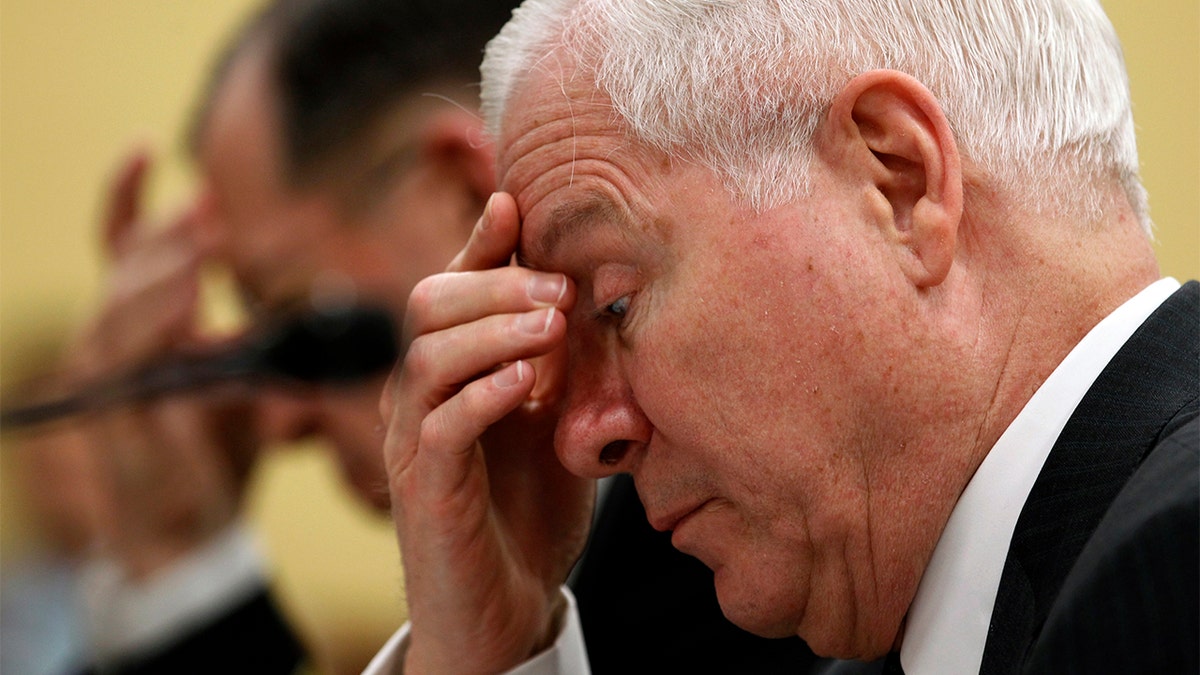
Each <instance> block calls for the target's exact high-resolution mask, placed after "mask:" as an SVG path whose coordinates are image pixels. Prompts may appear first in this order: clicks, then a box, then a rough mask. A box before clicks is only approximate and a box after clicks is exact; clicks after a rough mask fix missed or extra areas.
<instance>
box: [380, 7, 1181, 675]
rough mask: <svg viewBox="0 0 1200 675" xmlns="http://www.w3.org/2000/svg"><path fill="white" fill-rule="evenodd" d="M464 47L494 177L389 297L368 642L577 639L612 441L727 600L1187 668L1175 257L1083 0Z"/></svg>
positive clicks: (647, 11)
mask: <svg viewBox="0 0 1200 675" xmlns="http://www.w3.org/2000/svg"><path fill="white" fill-rule="evenodd" d="M483 73H484V82H483V105H484V112H485V116H486V117H487V120H488V123H489V124H490V127H491V132H492V134H493V136H494V138H495V140H496V142H497V157H498V172H499V173H498V176H499V181H500V183H499V184H500V189H501V190H502V192H500V193H498V194H496V195H494V196H493V197H492V199H491V201H490V202H489V204H488V206H487V208H486V209H485V211H484V214H483V216H482V217H481V219H480V220H479V223H478V225H477V227H476V229H475V231H474V233H473V234H472V237H471V240H470V242H469V243H468V244H467V246H466V247H465V248H464V249H463V250H462V251H461V252H460V253H459V255H458V257H457V258H456V259H455V260H454V262H453V263H452V264H451V265H450V267H449V269H448V270H447V273H446V274H442V275H437V276H434V277H431V278H429V279H426V280H425V281H424V282H422V283H421V284H420V285H418V286H417V288H416V289H415V291H414V292H413V295H412V297H411V298H410V302H409V305H408V308H409V309H408V316H407V321H406V330H407V331H408V333H409V334H411V335H412V336H414V340H413V343H412V348H411V349H410V350H409V351H408V353H407V355H406V357H405V359H404V361H403V363H402V364H401V366H400V367H399V368H398V369H397V370H396V373H395V374H394V376H393V379H392V381H391V383H390V386H389V389H388V391H387V393H385V396H384V400H383V402H382V409H383V413H384V416H385V419H386V420H387V424H388V436H387V441H386V444H385V459H386V463H387V469H388V474H389V481H390V490H391V495H392V505H393V506H392V510H393V515H394V517H395V524H396V530H397V535H398V537H399V542H400V546H401V549H402V551H403V558H404V569H405V579H406V583H407V593H408V602H409V608H410V617H411V623H410V624H409V625H408V626H406V627H405V628H404V629H403V630H402V631H401V632H400V633H398V634H397V636H396V638H395V639H394V640H393V642H391V643H389V644H388V645H387V646H386V647H385V649H384V651H383V652H382V653H381V654H380V655H379V656H378V657H377V659H376V662H375V663H374V664H373V666H372V668H373V672H391V671H399V670H400V669H403V670H404V672H407V673H460V672H461V673H477V672H501V671H505V670H508V669H513V668H517V669H519V672H580V671H583V670H586V656H585V649H586V647H585V645H583V644H582V641H581V640H580V639H579V637H578V635H579V634H578V629H577V625H576V624H577V619H576V615H575V612H574V609H573V607H572V602H573V601H572V598H571V596H570V594H569V593H568V592H566V591H564V590H562V589H561V584H562V583H563V581H564V579H565V578H566V575H567V573H568V571H569V569H570V567H571V565H572V563H573V562H574V560H575V559H576V558H577V556H578V555H579V553H580V550H581V548H582V545H583V542H584V540H585V536H586V533H587V527H588V523H589V518H588V514H589V512H590V506H591V498H592V495H591V488H590V486H591V482H590V480H588V479H592V478H597V477H602V476H607V475H612V474H616V473H628V474H631V475H632V476H633V479H634V482H635V484H636V486H637V491H638V495H639V497H640V498H641V500H642V502H643V504H644V505H645V507H646V513H647V516H648V518H649V520H650V522H651V524H652V525H653V526H654V527H656V528H657V529H661V530H670V531H671V532H672V543H673V544H674V545H675V546H676V547H677V548H679V549H680V550H682V551H684V552H685V553H689V554H691V555H693V556H695V557H697V558H699V559H700V560H701V561H703V562H704V563H705V564H706V565H708V566H709V567H710V568H711V569H712V570H713V572H714V583H715V586H716V591H717V595H718V598H719V600H720V603H721V607H722V610H723V612H724V613H725V615H726V616H727V617H728V618H730V619H731V620H732V621H733V622H734V623H736V624H738V625H739V626H742V627H743V628H746V629H748V630H750V631H752V632H754V633H757V634H760V635H765V636H787V635H799V636H800V637H802V638H804V639H805V640H806V641H807V642H808V643H809V645H811V646H812V648H813V649H814V651H816V652H817V653H818V654H822V655H827V656H830V657H837V658H840V659H860V660H871V659H879V658H885V659H886V662H885V665H884V669H885V671H887V672H907V673H908V674H909V675H924V674H925V673H957V674H961V673H972V672H982V673H1015V672H1033V673H1058V672H1087V673H1097V672H1112V673H1140V672H1145V673H1162V672H1196V671H1197V668H1198V664H1197V655H1198V653H1200V647H1198V644H1197V641H1198V635H1200V626H1198V624H1200V622H1198V620H1197V614H1198V604H1200V600H1198V599H1200V563H1198V558H1200V555H1198V550H1200V543H1198V532H1200V517H1198V511H1200V497H1198V495H1200V487H1198V480H1197V475H1198V473H1200V471H1198V470H1197V469H1198V466H1200V459H1198V457H1200V431H1198V430H1200V422H1198V421H1197V416H1198V404H1197V401H1198V400H1200V393H1198V390H1200V384H1198V373H1197V363H1198V362H1200V346H1198V341H1200V340H1198V334H1200V328H1198V326H1197V323H1198V319H1200V285H1198V284H1196V283H1194V282H1191V283H1188V284H1186V285H1184V286H1182V287H1181V285H1180V284H1179V282H1177V281H1175V280H1174V279H1160V274H1159V271H1158V266H1157V264H1156V261H1155V258H1154V255H1153V252H1152V249H1151V246H1150V241H1149V236H1148V229H1149V221H1148V218H1147V215H1146V199H1145V196H1144V191H1143V190H1142V188H1141V185H1140V183H1139V179H1138V159H1137V152H1136V147H1135V140H1134V127H1133V120H1132V115H1131V111H1130V102H1129V94H1128V87H1127V82H1126V76H1125V71H1124V65H1123V62H1122V56H1121V50H1120V46H1119V44H1118V42H1117V39H1116V37H1115V35H1114V33H1113V30H1112V27H1111V25H1110V24H1109V22H1108V20H1107V18H1106V17H1105V15H1104V13H1103V11H1102V9H1101V8H1100V6H1099V4H1098V3H1097V2H1096V1H1095V0H973V1H968V0H916V1H908V2H898V1H896V0H873V1H872V0H727V1H721V0H707V1H701V0H696V1H692V2H688V1H684V0H676V1H670V2H668V1H665V0H662V1H655V2H648V1H646V0H529V1H528V2H526V3H525V5H523V6H522V7H521V8H520V9H519V10H517V12H516V13H515V15H514V18H513V20H512V21H511V22H510V23H509V24H508V26H506V28H505V29H504V30H503V31H502V32H501V34H500V35H499V36H498V37H497V38H496V39H495V40H493V41H492V43H491V44H490V45H489V48H488V51H487V55H486V57H485V60H484V65H483ZM514 253H515V256H516V262H517V264H510V259H512V257H513V254H514ZM493 428H503V429H504V430H505V431H506V432H511V430H512V429H521V430H523V432H524V433H525V434H527V438H528V443H527V445H526V446H525V447H524V448H521V449H514V448H513V447H512V446H511V445H510V446H506V447H505V448H504V452H493V451H491V450H492V446H491V444H489V438H490V437H491V436H492V432H491V430H492V429H493ZM705 648H706V647H705V645H702V644H701V645H697V646H696V649H697V650H704V649H705Z"/></svg>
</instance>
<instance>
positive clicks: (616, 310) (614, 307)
mask: <svg viewBox="0 0 1200 675" xmlns="http://www.w3.org/2000/svg"><path fill="white" fill-rule="evenodd" d="M628 311H629V296H628V295H622V296H621V297H619V298H617V299H616V301H614V302H610V303H609V304H608V306H606V307H605V308H604V313H605V314H607V315H609V316H616V317H621V316H625V313H626V312H628Z"/></svg>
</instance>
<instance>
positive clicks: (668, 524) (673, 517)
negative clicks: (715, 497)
mask: <svg viewBox="0 0 1200 675" xmlns="http://www.w3.org/2000/svg"><path fill="white" fill-rule="evenodd" d="M710 501H712V500H710V499H709V500H704V501H702V502H697V503H695V504H693V505H691V506H688V507H685V508H681V509H675V510H674V511H669V512H667V514H666V515H661V516H660V515H654V516H650V515H649V514H647V516H648V520H649V521H650V527H653V528H654V529H656V530H658V531H659V532H668V531H674V530H677V529H679V527H680V526H681V525H683V523H684V522H685V521H687V520H688V519H690V518H691V517H692V516H694V515H695V514H696V513H697V512H699V511H700V510H702V509H703V508H704V506H705V505H706V504H708V503H709V502H710Z"/></svg>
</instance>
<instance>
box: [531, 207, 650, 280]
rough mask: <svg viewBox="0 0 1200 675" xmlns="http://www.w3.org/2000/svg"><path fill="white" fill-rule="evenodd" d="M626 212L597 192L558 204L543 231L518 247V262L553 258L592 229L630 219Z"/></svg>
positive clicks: (532, 262) (541, 261) (534, 265)
mask: <svg viewBox="0 0 1200 675" xmlns="http://www.w3.org/2000/svg"><path fill="white" fill-rule="evenodd" d="M628 220H629V219H628V217H627V216H626V215H625V212H624V211H623V210H621V209H620V208H618V207H617V206H616V205H615V204H613V203H612V201H610V200H609V199H607V198H605V197H603V196H599V195H597V196H595V197H592V198H590V199H585V200H582V201H578V202H572V203H569V204H562V205H559V206H557V207H555V208H554V209H553V210H552V211H551V213H550V217H549V221H548V226H547V227H546V228H545V231H544V232H542V233H541V235H540V236H539V237H537V238H535V239H533V240H532V241H530V242H529V245H528V246H522V247H521V249H520V250H518V251H517V262H518V264H520V265H523V266H528V267H537V266H538V264H540V263H544V262H546V261H548V260H551V259H552V258H553V257H554V255H555V254H556V253H557V252H558V251H559V249H561V248H562V247H563V246H564V245H565V244H568V243H570V242H571V241H575V240H578V239H579V238H581V237H583V236H584V235H585V234H587V233H588V232H589V231H592V230H595V229H598V228H601V227H615V226H618V225H620V224H622V223H626V222H627V221H628Z"/></svg>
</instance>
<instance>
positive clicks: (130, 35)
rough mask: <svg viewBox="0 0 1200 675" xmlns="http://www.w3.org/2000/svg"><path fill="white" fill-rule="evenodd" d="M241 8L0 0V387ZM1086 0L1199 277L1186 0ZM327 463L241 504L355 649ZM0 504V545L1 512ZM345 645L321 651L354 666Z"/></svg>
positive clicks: (307, 600) (306, 595) (360, 606)
mask: <svg viewBox="0 0 1200 675" xmlns="http://www.w3.org/2000/svg"><path fill="white" fill-rule="evenodd" d="M253 5H254V3H253V2H251V1H250V0H181V1H177V2H163V1H162V0H105V2H78V1H76V2H64V1H63V0H0V383H4V382H11V381H13V380H14V379H16V378H17V377H19V376H20V375H21V374H22V373H24V372H25V371H26V370H27V369H28V367H29V364H31V363H36V362H38V361H39V360H40V359H42V358H44V357H45V355H46V354H47V353H49V352H52V351H53V349H54V347H55V345H56V344H57V343H58V342H59V341H60V340H61V336H62V335H63V334H64V333H66V332H69V330H70V329H71V327H72V326H74V325H76V324H77V323H78V322H80V321H82V320H83V318H84V317H85V316H86V315H87V312H88V308H89V307H90V306H91V305H92V303H93V302H94V301H95V299H96V298H97V297H98V292H99V289H98V284H99V280H100V270H101V264H100V260H99V258H98V255H97V244H96V236H95V233H94V232H93V227H94V224H95V222H96V220H97V218H96V211H97V206H98V203H99V202H98V200H99V197H100V194H101V193H100V187H101V185H102V183H103V181H104V180H105V179H106V178H107V177H108V173H109V170H110V168H111V166H112V164H113V162H114V160H115V159H116V158H117V157H118V156H119V155H121V153H123V152H124V151H125V150H126V149H128V148H129V147H130V145H131V144H133V143H135V142H148V143H150V144H151V145H152V146H153V147H155V148H157V149H158V151H159V154H160V155H161V158H162V160H163V161H162V162H161V163H160V166H159V169H160V170H159V171H158V172H156V174H155V176H156V177H155V181H154V183H153V186H154V195H153V196H154V203H155V204H156V205H157V206H158V207H160V208H164V207H166V206H168V205H170V204H171V203H172V202H173V201H174V200H175V199H178V198H179V197H180V195H182V194H183V193H184V190H185V189H186V182H187V181H186V179H187V176H188V171H187V167H186V164H185V162H184V161H183V155H182V152H181V151H180V149H179V145H180V144H179V136H180V130H181V129H182V127H183V125H184V123H185V120H186V118H187V113H188V107H189V105H190V103H191V101H192V100H193V95H194V92H195V91H196V90H197V88H198V86H199V83H200V81H201V80H202V78H203V75H204V73H205V71H206V68H207V66H208V59H209V58H210V56H211V55H212V53H213V52H214V51H215V48H216V45H217V44H218V43H219V41H220V40H221V39H222V36H224V35H225V34H226V32H227V31H228V30H229V29H231V27H233V26H234V25H236V23H237V22H238V21H239V20H240V19H241V17H242V16H243V15H244V13H245V12H246V11H248V9H249V8H251V7H252V6H253ZM1104 5H1105V7H1106V8H1107V9H1108V10H1109V13H1110V15H1111V16H1112V18H1113V22H1114V23H1115V24H1116V26H1117V30H1118V32H1119V33H1120V34H1121V37H1122V39H1123V40H1124V42H1125V46H1126V56H1127V59H1128V64H1129V70H1130V76H1131V80H1132V86H1133V96H1134V102H1135V116H1136V118H1137V120H1138V125H1139V126H1138V130H1139V143H1140V146H1141V150H1142V164H1143V168H1144V178H1145V182H1146V185H1147V187H1148V189H1149V191H1150V198H1151V205H1152V213H1153V216H1154V218H1155V220H1156V222H1157V223H1158V239H1159V243H1158V250H1159V253H1160V257H1161V260H1162V268H1163V271H1164V273H1166V274H1171V275H1175V276H1177V277H1180V278H1196V277H1200V10H1198V7H1197V3H1196V2H1195V0H1155V1H1154V2H1146V1H1144V0H1108V1H1107V2H1104ZM0 459H2V457H0ZM334 474H335V472H334V471H333V470H332V468H331V467H330V466H329V465H328V461H327V460H326V458H325V457H324V455H322V454H321V453H319V452H316V451H314V450H313V449H311V448H310V449H300V450H298V451H296V452H292V453H288V454H286V455H284V454H280V455H276V456H274V457H272V459H271V460H270V461H269V462H268V464H267V466H266V467H265V470H264V471H263V472H262V474H261V476H260V480H259V484H258V485H257V489H256V491H255V495H254V499H253V504H252V512H253V517H254V519H255V520H256V521H257V522H258V523H260V524H261V525H262V528H263V531H264V533H265V539H266V542H267V545H268V547H269V549H270V551H271V553H272V554H273V555H274V559H275V560H276V561H277V564H278V570H279V579H280V584H281V587H282V590H283V594H284V597H285V598H286V600H287V602H288V606H289V609H290V610H291V611H293V612H294V613H295V614H296V615H297V617H298V620H299V622H300V624H301V625H302V626H303V627H304V628H305V630H306V631H307V632H309V633H310V634H311V635H312V636H313V637H314V639H315V640H316V641H317V642H318V644H320V645H332V644H341V645H350V644H352V643H355V642H356V640H355V639H354V638H353V636H354V635H365V638H364V639H363V640H362V642H364V643H365V644H367V645H369V646H368V647H366V649H373V648H374V647H375V646H376V645H378V644H380V643H381V642H382V640H383V639H384V636H385V635H386V634H387V633H389V632H390V631H391V630H392V628H393V627H394V626H395V625H397V623H398V622H399V620H400V618H401V609H400V608H401V605H402V598H401V595H400V590H399V587H400V581H399V578H400V575H399V569H398V566H397V554H396V550H395V544H394V541H393V539H392V535H391V533H390V531H389V529H388V527H387V525H386V523H381V522H379V521H378V520H375V519H373V518H371V517H370V516H368V515H367V514H366V513H365V512H364V511H363V510H362V509H360V508H359V507H358V506H357V505H355V504H354V503H353V502H352V501H350V499H349V498H348V497H347V493H346V491H345V490H344V489H343V488H342V487H341V486H340V484H339V483H338V482H337V479H336V477H335V475H334ZM2 477H3V476H2V475H0V478H2ZM9 494H10V495H11V491H9ZM4 506H5V509H6V513H5V520H4V523H5V532H4V535H5V536H4V540H3V541H4V544H5V546H6V547H7V548H9V549H12V548H14V547H19V544H20V537H19V536H14V535H13V533H14V531H18V528H17V527H16V526H15V525H14V523H19V520H20V519H19V513H16V512H15V511H14V505H13V504H12V500H11V499H10V500H8V501H7V502H6V503H5V505H4ZM347 570H353V572H352V573H350V574H344V573H343V572H344V571H347ZM357 649H358V648H357V647H353V648H350V649H342V650H338V651H335V652H331V653H333V654H334V655H335V657H336V658H337V659H338V660H339V661H338V662H339V663H352V664H355V665H357V658H359V657H358V656H357V652H356V651H355V650H357ZM353 667H355V666H351V668H353Z"/></svg>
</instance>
